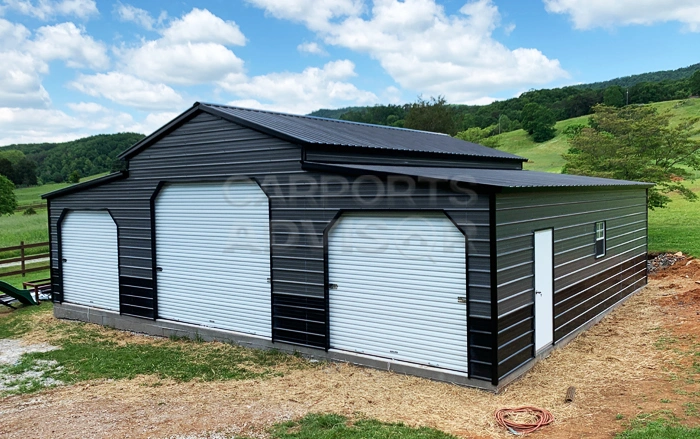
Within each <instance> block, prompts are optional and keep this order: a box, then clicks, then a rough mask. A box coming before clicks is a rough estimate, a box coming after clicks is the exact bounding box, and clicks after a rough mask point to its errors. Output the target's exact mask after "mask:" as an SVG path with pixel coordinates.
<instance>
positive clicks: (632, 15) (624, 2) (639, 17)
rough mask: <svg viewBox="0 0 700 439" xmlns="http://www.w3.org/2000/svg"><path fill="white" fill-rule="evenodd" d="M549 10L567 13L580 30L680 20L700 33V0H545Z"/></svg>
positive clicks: (690, 28)
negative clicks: (699, 0)
mask: <svg viewBox="0 0 700 439" xmlns="http://www.w3.org/2000/svg"><path fill="white" fill-rule="evenodd" d="M544 4H545V8H546V9H547V11H548V12H552V13H555V14H567V15H569V16H570V18H571V20H572V21H573V22H574V26H575V27H576V28H577V29H591V28H594V27H613V26H616V25H633V24H642V25H649V24H653V23H659V22H667V21H678V22H680V23H683V24H684V25H685V27H686V29H687V30H689V31H692V32H700V3H699V2H698V1H697V0H673V1H668V0H615V1H610V0H544Z"/></svg>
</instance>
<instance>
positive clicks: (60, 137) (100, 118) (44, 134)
mask: <svg viewBox="0 0 700 439" xmlns="http://www.w3.org/2000/svg"><path fill="white" fill-rule="evenodd" d="M78 105H79V107H78V108H80V104H78ZM98 106H99V105H98ZM70 107H71V106H70V105H69V108H70ZM93 109H97V108H93ZM71 110H73V108H71ZM73 111H76V113H78V114H77V115H69V114H67V113H65V112H63V111H60V110H56V109H26V108H11V107H9V108H8V107H5V108H0V145H9V144H13V143H34V142H65V141H69V140H75V139H78V138H81V137H86V136H90V135H93V134H104V133H118V132H127V131H129V132H136V133H144V134H150V133H152V132H153V131H155V130H156V129H158V128H160V127H161V126H163V125H164V124H165V123H166V122H168V121H170V120H171V119H173V118H175V117H176V116H177V115H178V113H173V112H154V113H149V114H147V115H146V116H145V117H144V118H143V119H141V120H138V121H137V120H134V117H133V116H132V115H130V114H129V113H124V112H120V111H114V110H110V109H107V108H105V107H102V108H101V109H99V111H97V112H90V111H88V112H87V113H86V112H81V111H77V110H73Z"/></svg>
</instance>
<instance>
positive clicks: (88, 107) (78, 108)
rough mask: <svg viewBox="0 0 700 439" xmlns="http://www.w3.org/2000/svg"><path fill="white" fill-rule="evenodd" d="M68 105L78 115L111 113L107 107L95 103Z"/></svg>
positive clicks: (71, 103) (73, 103)
mask: <svg viewBox="0 0 700 439" xmlns="http://www.w3.org/2000/svg"><path fill="white" fill-rule="evenodd" d="M66 105H67V106H68V108H70V109H71V110H73V111H75V112H76V113H83V114H95V113H106V112H108V111H109V109H108V108H107V107H104V106H102V105H100V104H97V103H95V102H69V103H68V104H66Z"/></svg>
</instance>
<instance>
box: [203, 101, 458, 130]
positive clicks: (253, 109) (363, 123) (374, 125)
mask: <svg viewBox="0 0 700 439" xmlns="http://www.w3.org/2000/svg"><path fill="white" fill-rule="evenodd" d="M198 104H200V105H206V106H208V107H214V108H217V107H218V108H231V109H234V110H242V111H250V112H256V113H266V114H274V115H278V116H287V117H296V118H299V119H312V120H323V121H327V122H334V123H340V124H348V125H361V126H366V127H373V128H384V129H389V130H397V131H408V132H413V133H424V134H433V135H436V136H447V137H452V136H450V135H449V134H445V133H436V132H433V131H423V130H414V129H411V128H401V127H393V126H390V125H377V124H373V123H366V122H354V121H351V120H342V119H332V118H330V117H319V116H309V115H302V114H292V113H284V112H281V111H271V110H262V109H257V108H245V107H236V106H233V105H221V104H211V103H208V102H198Z"/></svg>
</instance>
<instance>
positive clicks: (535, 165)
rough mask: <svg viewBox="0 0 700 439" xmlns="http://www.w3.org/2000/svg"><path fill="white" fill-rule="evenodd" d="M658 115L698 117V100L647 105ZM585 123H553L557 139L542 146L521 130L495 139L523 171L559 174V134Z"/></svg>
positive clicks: (561, 144) (585, 120) (562, 145)
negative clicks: (521, 163)
mask: <svg viewBox="0 0 700 439" xmlns="http://www.w3.org/2000/svg"><path fill="white" fill-rule="evenodd" d="M651 105H652V106H654V107H656V108H658V109H659V111H666V110H669V111H671V113H673V118H672V119H671V122H672V123H673V121H674V120H679V119H682V118H686V117H700V99H685V100H680V101H667V102H658V103H655V104H651ZM586 123H588V116H581V117H576V118H573V119H567V120H562V121H559V122H557V124H556V126H555V128H556V130H557V135H556V137H554V138H553V139H552V140H548V141H547V142H544V143H535V142H534V141H533V140H532V139H531V138H530V136H528V135H527V133H526V132H525V131H524V130H516V131H511V132H508V133H503V134H499V135H498V136H496V137H497V138H499V139H500V140H501V144H502V145H503V146H502V147H501V148H500V149H502V150H503V151H506V152H510V153H512V154H517V155H519V156H522V157H525V158H527V159H528V162H527V163H525V169H528V170H531V171H543V172H561V168H562V166H564V159H563V158H562V154H564V153H566V151H567V150H568V149H569V145H568V143H567V141H566V138H565V137H564V135H563V134H562V132H563V131H564V129H566V127H568V126H570V125H574V124H586Z"/></svg>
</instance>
